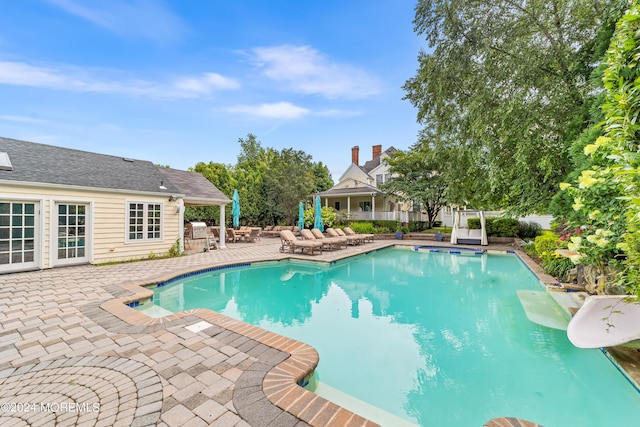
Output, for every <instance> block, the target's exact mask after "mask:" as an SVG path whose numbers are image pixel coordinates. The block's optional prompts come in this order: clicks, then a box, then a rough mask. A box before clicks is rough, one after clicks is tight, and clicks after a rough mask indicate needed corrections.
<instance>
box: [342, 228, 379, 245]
mask: <svg viewBox="0 0 640 427" xmlns="http://www.w3.org/2000/svg"><path fill="white" fill-rule="evenodd" d="M344 234H346V235H347V236H360V237H362V238H363V239H364V242H367V241H370V242H373V234H365V233H356V232H355V231H353V230H352V229H351V227H345V228H344Z"/></svg>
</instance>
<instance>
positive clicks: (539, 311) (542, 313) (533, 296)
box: [518, 290, 569, 331]
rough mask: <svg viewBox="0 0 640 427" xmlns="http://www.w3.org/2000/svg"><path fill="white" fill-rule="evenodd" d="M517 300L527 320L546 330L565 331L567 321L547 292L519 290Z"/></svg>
mask: <svg viewBox="0 0 640 427" xmlns="http://www.w3.org/2000/svg"><path fill="white" fill-rule="evenodd" d="M518 298H519V299H520V304H522V308H523V309H524V312H525V314H526V315H527V318H528V319H529V320H530V321H532V322H533V323H537V324H538V325H542V326H546V327H548V328H553V329H560V330H562V331H566V330H567V325H569V319H568V318H567V315H566V314H565V313H564V312H563V310H562V308H561V307H560V306H559V305H558V303H557V302H556V301H555V300H554V299H553V297H552V296H551V295H549V293H548V292H547V291H529V290H519V291H518Z"/></svg>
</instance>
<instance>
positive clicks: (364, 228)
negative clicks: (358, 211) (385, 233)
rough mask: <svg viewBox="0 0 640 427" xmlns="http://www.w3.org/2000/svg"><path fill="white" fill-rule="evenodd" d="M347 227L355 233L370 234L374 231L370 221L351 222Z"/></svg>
mask: <svg viewBox="0 0 640 427" xmlns="http://www.w3.org/2000/svg"><path fill="white" fill-rule="evenodd" d="M349 227H351V229H352V230H353V231H355V232H356V233H365V234H372V233H373V232H374V229H373V223H372V222H370V221H367V222H365V221H358V222H352V223H351V224H349Z"/></svg>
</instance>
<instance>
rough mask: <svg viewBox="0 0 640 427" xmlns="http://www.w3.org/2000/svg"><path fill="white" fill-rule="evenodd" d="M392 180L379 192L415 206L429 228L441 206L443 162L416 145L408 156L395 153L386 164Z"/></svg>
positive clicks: (444, 173) (442, 202)
mask: <svg viewBox="0 0 640 427" xmlns="http://www.w3.org/2000/svg"><path fill="white" fill-rule="evenodd" d="M387 162H388V164H389V166H390V167H389V171H390V172H391V174H392V176H393V178H392V179H391V180H390V181H388V182H386V183H384V184H383V185H382V186H381V189H382V190H384V191H385V192H387V193H390V194H393V195H395V196H396V197H398V198H399V199H401V200H407V201H408V200H412V201H414V202H419V203H420V206H421V209H422V211H423V212H425V213H426V214H427V219H428V222H429V227H428V228H432V227H433V222H434V221H435V219H436V217H437V216H438V213H439V212H440V210H441V209H442V207H443V206H444V205H445V202H446V201H447V200H446V189H447V185H446V180H447V176H448V175H447V174H446V172H444V171H445V170H446V168H445V167H444V166H446V164H445V159H444V158H443V157H442V156H438V155H437V154H436V152H435V151H434V150H433V149H432V148H431V147H430V146H429V145H428V144H427V143H424V142H423V143H417V144H416V145H414V146H413V147H412V149H411V150H410V151H408V152H406V153H405V152H402V151H397V152H396V153H395V154H394V156H393V157H392V158H390V159H388V160H387Z"/></svg>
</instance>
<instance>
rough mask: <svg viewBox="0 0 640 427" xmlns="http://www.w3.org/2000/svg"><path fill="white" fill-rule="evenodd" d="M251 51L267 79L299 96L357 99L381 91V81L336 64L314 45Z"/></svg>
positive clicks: (263, 48)
mask: <svg viewBox="0 0 640 427" xmlns="http://www.w3.org/2000/svg"><path fill="white" fill-rule="evenodd" d="M251 52H252V54H253V56H252V58H251V59H252V60H253V62H254V63H255V64H256V65H257V66H258V67H260V68H262V70H263V73H264V75H265V76H267V77H268V78H270V79H272V80H275V81H279V82H282V83H284V84H285V86H287V87H288V89H290V90H292V91H294V92H296V93H301V94H306V95H320V96H323V97H325V98H329V99H334V98H351V99H354V98H366V97H368V96H371V95H375V94H377V93H379V92H380V88H379V86H380V84H379V82H378V80H377V79H376V78H375V77H373V76H371V75H369V74H368V73H367V72H366V71H364V70H361V69H359V68H357V67H354V66H352V65H349V64H340V63H337V62H332V61H331V60H329V59H328V58H326V57H325V56H324V55H322V53H320V52H319V51H317V50H316V49H314V48H312V47H310V46H292V45H281V46H272V47H257V48H254V49H253V50H252V51H251Z"/></svg>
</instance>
